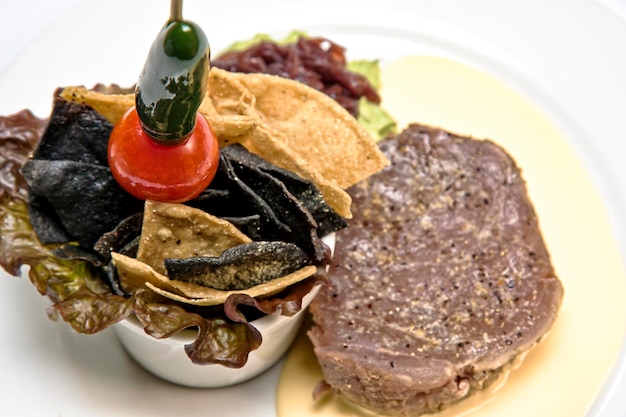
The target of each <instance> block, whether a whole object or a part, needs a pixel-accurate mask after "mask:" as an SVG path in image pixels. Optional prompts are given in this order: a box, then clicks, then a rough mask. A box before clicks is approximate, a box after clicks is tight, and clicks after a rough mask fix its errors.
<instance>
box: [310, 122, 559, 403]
mask: <svg viewBox="0 0 626 417" xmlns="http://www.w3.org/2000/svg"><path fill="white" fill-rule="evenodd" d="M380 147H381V149H382V150H383V152H384V154H385V156H387V158H389V160H390V161H391V165H390V166H389V167H387V168H386V169H385V170H383V171H381V172H380V173H378V174H376V175H374V176H373V177H370V178H369V179H367V180H365V181H363V182H361V183H359V184H357V185H355V186H353V187H352V188H351V189H349V190H348V191H349V193H350V195H351V196H352V198H353V206H352V208H353V215H354V218H353V219H352V220H351V221H350V223H349V227H348V228H347V229H344V230H342V231H340V232H338V233H337V243H336V252H335V255H334V264H333V265H332V266H331V270H330V272H329V277H330V281H331V286H330V287H329V288H325V289H323V290H322V291H321V293H320V294H319V295H318V297H317V298H316V299H315V300H314V302H313V304H312V305H311V311H312V313H313V319H314V326H313V328H312V329H311V331H310V332H309V336H310V338H311V340H312V342H313V345H314V348H315V353H316V355H317V357H318V360H319V363H320V365H321V367H322V371H323V373H324V378H325V380H326V383H327V384H328V385H329V386H330V387H331V388H332V389H333V390H334V391H335V392H336V393H338V394H340V395H341V396H342V397H344V398H345V399H347V400H349V401H351V402H353V403H356V404H358V405H360V406H363V407H365V408H367V409H370V410H373V411H375V412H378V413H381V414H386V415H419V414H421V413H426V412H436V411H439V410H441V409H443V408H445V407H447V406H448V405H450V404H452V403H455V402H457V401H459V400H461V399H463V398H466V397H468V396H469V395H471V394H472V393H473V392H475V391H477V390H480V389H483V388H486V387H487V386H488V385H489V384H490V383H492V382H493V381H494V380H495V379H496V378H497V377H498V375H499V374H500V373H501V371H502V370H503V367H504V366H505V365H506V364H507V363H509V362H510V361H512V360H513V359H514V358H515V357H517V356H518V355H519V354H520V353H523V352H525V351H527V350H528V349H529V348H531V347H532V346H533V345H535V344H536V343H537V342H538V341H539V340H540V339H541V338H542V336H543V335H544V334H545V333H546V332H547V331H548V330H549V329H550V327H551V325H552V323H553V322H554V320H555V318H556V315H557V311H558V309H559V306H560V304H561V299H562V296H563V289H562V286H561V283H560V281H559V280H558V278H557V277H556V276H555V273H554V270H553V268H552V266H551V263H550V258H549V254H548V252H547V250H546V247H545V245H544V242H543V240H542V236H541V233H540V230H539V226H538V223H537V217H536V215H535V212H534V209H533V207H532V205H531V203H530V201H529V199H528V197H527V194H526V189H525V184H524V181H523V180H522V178H521V177H520V171H519V170H518V168H517V167H516V166H515V163H514V162H513V160H512V159H511V158H510V157H509V156H508V155H507V154H506V153H505V151H503V150H502V149H501V148H499V147H498V146H496V145H495V144H493V143H492V142H489V141H480V140H474V139H471V138H466V137H460V136H456V135H453V134H450V133H447V132H445V131H442V130H438V129H434V128H430V127H425V126H420V125H412V126H410V127H409V128H407V129H406V130H405V131H404V132H402V133H401V134H399V135H398V136H397V137H394V138H390V139H387V140H385V141H383V142H381V144H380Z"/></svg>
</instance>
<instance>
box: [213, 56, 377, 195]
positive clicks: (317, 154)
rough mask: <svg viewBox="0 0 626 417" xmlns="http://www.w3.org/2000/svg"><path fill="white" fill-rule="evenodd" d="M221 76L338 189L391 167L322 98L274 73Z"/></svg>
mask: <svg viewBox="0 0 626 417" xmlns="http://www.w3.org/2000/svg"><path fill="white" fill-rule="evenodd" d="M218 71H222V70H219V69H218V68H213V69H212V70H211V74H213V73H215V74H219V72H218ZM222 72H223V73H224V75H226V74H228V76H229V77H231V78H233V79H234V80H236V81H239V82H240V83H241V84H243V85H244V86H245V87H246V88H247V89H248V90H249V91H250V92H251V93H252V94H253V95H254V97H255V98H256V103H255V109H256V111H257V112H258V113H259V114H260V116H261V118H262V119H263V122H264V123H265V124H266V125H267V126H268V127H269V128H271V129H273V130H276V131H278V132H281V133H283V134H284V136H283V137H279V136H274V137H276V138H277V139H279V140H282V141H283V143H284V144H285V145H287V146H288V147H289V149H290V150H291V151H292V152H294V153H295V154H296V155H297V156H298V157H299V158H301V159H303V160H304V161H306V163H307V164H308V165H309V166H311V167H312V168H313V169H314V170H315V171H317V172H319V173H320V174H321V175H322V177H324V178H326V179H328V180H330V181H333V182H334V183H336V184H337V185H338V186H339V187H340V188H342V189H345V188H348V187H350V186H351V185H354V184H356V183H357V182H359V181H360V180H362V179H364V178H367V177H369V176H370V175H372V174H374V173H375V172H378V171H380V170H381V169H382V168H384V167H385V166H387V165H388V164H389V161H387V158H385V156H384V155H383V154H382V152H381V151H380V150H379V149H378V146H377V145H376V143H375V142H374V140H373V138H372V136H371V135H370V134H369V132H367V131H366V130H365V129H364V128H363V127H362V126H361V125H359V123H358V122H357V120H356V119H355V118H354V117H353V116H352V115H350V113H348V112H347V111H346V110H345V109H344V108H343V107H342V106H341V105H340V104H339V103H337V102H336V101H335V100H333V99H332V98H330V97H329V96H327V95H326V94H324V93H322V92H320V91H317V90H315V89H314V88H311V87H308V86H306V85H304V84H302V83H299V82H297V81H294V80H290V79H287V78H282V77H278V76H275V75H267V74H243V73H230V72H227V71H222ZM272 162H274V163H275V164H276V165H278V166H280V165H281V164H280V163H276V162H275V161H272Z"/></svg>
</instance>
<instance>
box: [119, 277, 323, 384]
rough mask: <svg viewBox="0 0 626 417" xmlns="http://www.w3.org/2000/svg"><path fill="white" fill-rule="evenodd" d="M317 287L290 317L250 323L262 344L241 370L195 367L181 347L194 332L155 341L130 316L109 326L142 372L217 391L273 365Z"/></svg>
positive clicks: (183, 332)
mask: <svg viewBox="0 0 626 417" xmlns="http://www.w3.org/2000/svg"><path fill="white" fill-rule="evenodd" d="M318 290H319V285H318V286H316V287H314V288H313V290H312V291H311V292H310V293H309V294H307V295H306V296H305V297H304V299H303V300H302V310H300V311H299V312H298V313H297V314H295V315H294V316H292V317H286V316H281V315H280V312H276V313H274V314H270V315H267V316H264V317H261V318H260V319H257V320H254V321H252V322H251V324H252V325H253V326H254V327H255V328H256V329H257V330H259V332H260V333H261V336H262V337H263V341H262V343H261V346H259V348H258V349H256V350H254V351H252V352H250V355H249V356H248V361H247V362H246V364H245V365H244V366H243V367H242V368H238V369H232V368H227V367H225V366H222V365H196V364H194V363H192V362H191V359H189V357H188V356H187V354H186V353H185V349H184V345H186V344H189V343H192V342H193V341H194V340H195V336H196V331H194V330H183V331H182V332H181V333H179V334H176V335H174V336H171V337H169V338H166V339H155V338H154V337H152V336H149V335H148V334H146V333H145V331H144V329H143V326H142V325H141V324H140V323H139V321H138V320H137V318H136V317H135V316H134V315H133V316H131V317H129V318H127V319H126V320H123V321H121V322H119V323H117V324H115V325H114V326H113V328H114V329H115V332H116V334H117V336H118V338H119V339H120V341H121V342H122V345H123V346H124V348H125V349H126V351H127V352H128V353H129V354H130V355H131V356H132V357H133V358H134V359H135V360H136V361H137V362H138V363H139V364H140V365H141V366H142V367H144V368H145V369H146V370H148V371H150V372H151V373H153V374H154V375H156V376H158V377H160V378H162V379H164V380H166V381H169V382H173V383H175V384H179V385H184V386H188V387H194V388H217V387H225V386H228V385H233V384H237V383H240V382H243V381H246V380H248V379H251V378H253V377H255V376H257V375H259V374H260V373H261V372H263V371H265V370H266V369H268V368H269V367H270V366H272V365H273V364H275V363H276V362H277V361H278V360H279V359H280V358H281V357H282V356H283V355H284V354H285V352H286V351H287V349H288V348H289V346H291V343H292V342H293V340H294V338H295V337H296V335H297V333H298V330H299V328H300V325H301V324H302V319H303V317H304V314H303V313H304V311H305V309H306V307H307V306H308V305H309V304H310V303H311V301H312V300H313V298H314V296H315V294H317V291H318Z"/></svg>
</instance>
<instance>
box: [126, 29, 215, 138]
mask: <svg viewBox="0 0 626 417" xmlns="http://www.w3.org/2000/svg"><path fill="white" fill-rule="evenodd" d="M209 58H210V49H209V42H208V40H207V37H206V35H205V34H204V32H203V31H202V29H201V28H200V27H199V26H198V25H196V24H195V23H193V22H188V21H184V20H182V18H181V19H180V20H175V19H174V18H171V19H170V20H169V21H168V23H167V24H166V25H165V27H164V28H163V29H162V30H161V31H160V32H159V35H158V36H157V38H156V40H155V41H154V43H153V44H152V47H151V48H150V52H149V54H148V59H147V60H146V64H145V66H144V69H143V72H142V73H141V76H140V77H139V81H138V83H137V88H136V92H135V105H136V107H137V113H138V114H139V119H140V121H141V126H142V128H143V129H144V131H145V132H146V133H147V134H148V135H150V136H151V137H153V138H154V139H156V140H157V141H161V142H164V143H170V142H171V143H178V142H179V140H180V139H182V138H185V137H186V136H187V135H188V134H189V133H190V132H191V131H192V130H193V128H194V126H195V123H196V113H197V111H198V108H199V107H200V104H201V103H202V99H203V98H204V96H205V93H206V88H207V74H208V71H209Z"/></svg>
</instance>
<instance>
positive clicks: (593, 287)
mask: <svg viewBox="0 0 626 417" xmlns="http://www.w3.org/2000/svg"><path fill="white" fill-rule="evenodd" d="M382 81H383V90H382V96H383V105H384V107H385V108H386V109H387V110H388V111H389V112H390V113H391V114H392V115H393V116H394V117H395V118H396V120H398V122H399V124H400V126H405V125H406V124H408V123H410V122H412V121H417V122H419V123H424V124H430V125H436V126H441V127H444V128H445V129H447V130H450V131H452V132H455V133H461V134H467V135H471V136H473V137H476V138H490V139H492V140H494V141H496V142H497V143H499V144H500V145H502V146H503V147H504V148H505V149H507V150H508V152H509V153H510V154H511V155H512V156H513V157H514V158H515V159H516V161H517V163H518V165H519V166H520V167H521V168H522V174H523V176H524V178H525V179H526V181H527V184H528V190H529V194H530V198H531V200H532V201H533V203H534V205H535V208H536V210H537V213H538V216H539V219H540V226H541V229H542V232H543V235H544V238H545V241H546V244H547V246H548V249H549V251H550V254H551V256H552V261H553V264H554V267H555V269H556V272H557V274H558V275H559V277H560V278H561V280H562V282H563V284H564V287H565V298H564V300H563V305H562V307H561V310H560V312H559V317H558V318H557V321H556V323H555V325H554V326H553V328H552V330H551V332H550V334H549V335H548V337H546V338H545V339H544V340H543V341H542V342H541V343H540V344H539V345H538V346H537V347H536V348H534V349H532V350H531V351H530V352H529V353H528V355H527V356H526V358H525V360H524V361H523V363H522V364H521V365H520V366H519V368H518V369H516V370H514V371H512V372H511V373H510V375H509V378H508V381H506V383H504V384H502V386H501V388H500V389H499V390H497V392H495V393H493V392H486V393H484V394H483V395H481V396H479V397H476V398H473V399H472V398H470V399H469V400H466V401H463V402H461V403H459V404H458V405H456V406H454V407H452V408H450V409H448V410H446V411H444V412H442V413H439V414H436V415H435V416H436V417H444V416H445V417H453V416H454V417H458V416H467V415H471V416H477V417H496V416H498V417H500V416H507V417H521V416H524V417H526V416H530V415H532V416H535V417H542V416H546V417H547V416H550V417H551V416H557V415H558V416H568V417H576V416H584V415H585V413H586V411H587V410H588V408H589V407H590V406H591V404H592V403H593V401H594V399H595V398H596V396H597V394H598V393H599V391H600V389H601V388H602V385H603V383H604V381H605V380H606V378H607V376H608V374H609V372H610V370H611V368H612V366H613V364H614V362H615V361H616V359H617V356H618V354H619V350H620V347H621V343H622V340H623V336H624V332H625V329H626V303H624V302H623V297H624V294H625V293H626V274H625V272H624V267H623V264H622V260H621V257H620V255H619V251H618V248H617V244H616V241H615V239H614V237H613V234H612V232H611V230H610V226H609V222H608V219H607V216H606V213H605V209H604V207H603V204H602V202H601V200H600V198H599V196H598V194H597V192H596V190H595V189H594V187H593V185H592V183H591V181H590V179H589V177H588V176H587V174H586V173H585V171H584V169H583V167H582V165H581V163H580V161H579V160H578V158H577V157H576V155H575V154H574V152H573V150H572V148H571V147H570V146H569V145H568V143H567V142H566V140H565V139H564V137H563V136H562V135H561V134H560V133H559V132H558V131H557V130H556V128H555V127H554V126H553V125H552V124H551V123H550V121H549V120H548V119H547V118H546V117H545V116H543V115H542V113H541V112H540V111H539V110H538V109H537V108H535V107H534V106H533V105H532V104H530V103H529V102H528V101H526V100H525V99H524V98H522V97H521V96H520V95H518V94H517V93H515V92H514V91H513V90H511V89H510V88H508V87H507V86H506V85H504V84H503V83H501V82H499V81H498V80H496V79H494V78H492V77H490V76H488V75H486V74H484V73H482V72H480V71H477V70H475V69H472V68H470V67H467V66H465V65H463V64H460V63H458V62H455V61H451V60H448V59H444V58H438V57H418V56H416V57H408V58H405V59H402V60H400V61H398V62H394V63H392V64H391V65H390V66H388V67H387V68H385V69H384V71H383V80H382ZM321 379H322V374H321V371H320V369H319V367H318V366H317V362H316V359H315V356H314V354H313V352H312V347H311V344H310V343H309V341H308V339H307V338H306V336H305V334H304V332H303V333H302V334H301V336H300V338H299V339H298V341H297V343H296V344H295V346H294V348H293V349H292V350H291V352H290V353H289V356H288V358H287V361H286V363H285V367H284V370H283V372H282V374H281V378H280V381H279V386H278V392H277V413H278V416H279V417H291V416H301V417H307V416H321V417H347V416H355V417H356V416H358V417H361V416H365V415H367V414H365V413H363V412H359V411H358V410H356V409H355V408H352V407H350V406H347V405H346V404H344V403H343V402H341V401H339V400H337V399H336V398H332V397H331V396H326V397H325V398H324V399H322V400H321V401H319V402H317V403H315V402H313V400H312V398H311V393H312V392H313V389H314V388H315V386H316V384H317V383H318V382H319V381H320V380H321Z"/></svg>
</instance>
